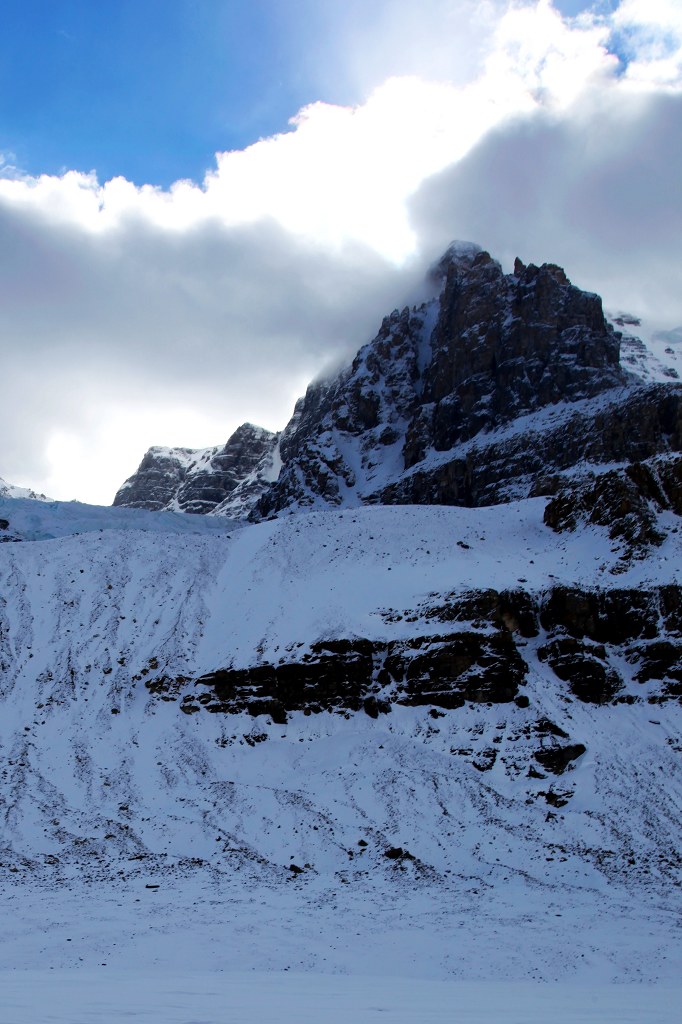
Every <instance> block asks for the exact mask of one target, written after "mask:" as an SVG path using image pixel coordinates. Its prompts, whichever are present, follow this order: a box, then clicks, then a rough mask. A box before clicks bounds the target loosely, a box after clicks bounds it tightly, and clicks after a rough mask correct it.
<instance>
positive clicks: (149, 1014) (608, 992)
mask: <svg viewBox="0 0 682 1024" xmlns="http://www.w3.org/2000/svg"><path fill="white" fill-rule="evenodd" d="M0 988H1V990H2V1002H3V1006H4V1011H5V1012H4V1015H3V1017H2V1019H3V1022H4V1024H36V1022H37V1021H40V1022H41V1024H120V1022H121V1021H130V1022H131V1024H289V1022H291V1024H320V1022H322V1021H324V1022H325V1024H348V1022H349V1021H353V1022H354V1024H374V1022H377V1024H378V1022H380V1021H383V1022H388V1021H390V1022H391V1024H422V1022H423V1024H500V1022H504V1024H547V1022H548V1021H551V1022H552V1024H677V1022H678V1021H679V1009H680V1000H681V999H682V988H677V989H675V988H655V989H653V988H648V987H646V986H631V985H621V986H575V985H570V986H569V985H532V984H528V983H525V984H524V983H510V984H507V983H500V982H490V983H487V984H485V985H482V984H475V983H474V984H472V983H466V982H447V981H424V980H421V979H411V978H385V977H358V976H329V975H310V974H300V973H295V972H292V973H290V974H265V973H262V972H254V973H250V974H243V973H231V972H226V973H222V972H221V973H218V974H215V973H213V974H208V973H196V974H190V973H184V972H181V973H174V974H173V975H168V976H166V975H158V974H150V973H148V972H144V971H125V972H122V971H111V970H109V969H107V968H101V969H100V970H91V971H83V972H81V973H80V974H79V975H78V976H77V977H76V976H74V974H73V973H72V972H68V971H54V972H45V971H21V972H20V971H17V972H14V973H10V972H7V971H0Z"/></svg>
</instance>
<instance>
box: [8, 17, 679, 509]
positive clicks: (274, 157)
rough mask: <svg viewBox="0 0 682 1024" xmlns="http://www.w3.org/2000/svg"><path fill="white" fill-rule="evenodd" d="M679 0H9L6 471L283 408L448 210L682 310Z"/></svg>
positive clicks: (361, 321)
mask: <svg viewBox="0 0 682 1024" xmlns="http://www.w3.org/2000/svg"><path fill="white" fill-rule="evenodd" d="M680 166H682V4H681V3H680V0H620V2H618V0H602V2H598V3H595V4H593V5H586V4H583V3H581V2H580V0H562V2H556V3H554V4H552V3H550V2H549V0H515V2H511V3H510V2H508V0H477V2H474V0H420V3H419V4H415V3H414V0H375V2H374V3H372V4H371V5H368V4H366V3H365V2H360V0H345V2H340V0H317V2H313V0H286V2H283V0H279V2H278V3H276V2H274V0H249V2H248V3H247V2H245V0H232V2H228V0H116V2H109V0H102V2H101V3H100V2H98V3H97V4H94V3H92V2H91V0H21V2H19V0H3V4H2V6H1V7H0V394H1V396H2V400H1V401H0V438H2V443H1V444H0V477H2V478H3V479H5V480H6V481H8V482H11V483H14V484H18V485H23V486H31V487H34V488H36V489H38V490H41V491H44V492H45V493H47V494H49V495H51V496H52V497H55V498H58V499H65V500H68V499H72V498H77V499H79V500H82V501H90V502H95V503H100V504H108V503H110V502H111V500H112V499H113V496H114V493H115V492H116V490H117V488H118V486H119V485H120V484H121V483H122V482H123V480H124V479H125V478H126V477H127V476H129V475H130V474H131V473H132V472H133V471H134V470H135V468H136V466H137V465H138V464H139V462H140V460H141V458H142V456H143V454H144V452H145V451H146V449H147V448H148V447H150V446H151V445H154V444H157V445H169V446H170V445H182V446H185V447H194V448H198V447H205V446H209V445H216V444H222V443H224V442H225V441H226V440H227V438H228V436H229V435H230V434H231V433H232V431H233V430H234V429H236V427H237V426H238V425H239V424H240V423H242V422H244V421H247V420H248V421H251V422H255V423H259V424H261V425H262V426H265V427H268V428H270V429H273V430H276V429H281V428H282V427H283V426H284V425H285V423H286V421H287V419H288V417H289V416H290V414H291V411H292V408H293V404H294V401H295V399H296V397H298V396H299V395H300V394H302V393H303V391H304V390H305V387H306V385H307V383H308V382H309V381H310V380H311V379H313V378H314V377H315V376H317V375H319V374H322V373H325V372H329V371H330V368H332V367H334V366H338V365H339V364H340V363H341V362H343V361H344V360H346V359H349V358H351V357H352V356H353V355H354V353H355V351H356V350H357V349H358V348H359V347H360V345H361V344H363V343H364V342H365V341H367V340H369V339H370V338H371V337H372V336H373V335H374V334H375V333H376V330H377V329H378V326H379V324H380V323H381V319H382V317H383V316H384V315H385V314H386V313H388V312H390V311H391V309H393V308H394V307H396V306H402V305H405V304H406V303H407V302H412V301H417V299H418V298H421V297H423V285H422V282H423V278H424V274H425V271H426V269H427V268H428V266H429V265H430V263H432V262H433V261H434V260H435V259H437V258H438V256H439V255H440V253H441V252H442V251H443V250H444V249H445V247H446V246H447V245H448V243H449V242H450V241H451V240H453V239H467V240H471V241H475V242H478V243H479V244H481V245H483V246H484V247H485V248H487V249H488V250H489V251H490V252H491V253H492V254H493V255H494V256H496V257H497V258H498V259H499V260H500V261H501V263H502V265H503V267H504V268H505V269H506V270H510V269H511V266H512V264H513V260H514V257H515V256H517V255H518V256H520V257H521V258H522V259H523V260H524V262H531V261H532V262H535V263H540V262H543V261H549V262H555V263H559V264H561V265H562V266H564V267H565V269H566V271H567V273H568V275H569V277H570V278H571V279H572V280H573V282H574V283H575V284H577V285H579V286H580V287H584V288H588V289H589V290H592V291H597V292H599V293H600V294H602V296H603V297H604V302H605V305H606V306H607V307H608V308H609V309H612V310H623V309H624V310H627V311H629V312H632V313H633V314H635V315H640V316H644V317H645V318H648V321H650V322H651V323H652V324H653V325H654V326H656V327H659V328H664V329H671V328H674V327H676V326H678V325H680V324H682V289H680V285H679V278H680V238H682V185H681V184H680V182H681V180H682V179H681V177H680V172H679V168H680Z"/></svg>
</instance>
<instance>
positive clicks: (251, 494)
mask: <svg viewBox="0 0 682 1024" xmlns="http://www.w3.org/2000/svg"><path fill="white" fill-rule="evenodd" d="M276 443H277V435H276V434H273V433H271V432H270V431H269V430H264V429H263V428H262V427H256V426H254V425H253V424H252V423H244V424H243V425H242V426H241V427H239V428H238V429H237V430H235V432H234V434H232V436H231V437H230V438H229V440H228V441H227V443H226V444H225V445H223V446H222V447H216V448H203V449H192V448H157V447H155V448H150V449H149V451H148V452H147V454H146V455H145V456H144V458H143V459H142V462H141V463H140V465H139V467H138V469H137V471H136V472H135V473H134V474H133V476H131V477H130V478H129V479H128V480H126V482H125V483H124V484H123V485H122V486H121V487H120V488H119V490H118V492H117V494H116V497H115V498H114V501H113V504H114V505H117V506H125V507H127V508H145V509H149V510H151V511H160V510H161V509H167V510H170V511H177V512H189V513H195V514H199V515H206V514H207V513H216V514H218V515H226V516H231V517H234V518H240V517H242V516H243V515H244V514H245V513H246V514H248V512H250V510H251V508H252V507H253V505H254V504H255V502H256V501H257V499H258V498H259V497H260V496H261V494H262V493H263V491H264V490H265V489H266V488H267V487H268V486H269V485H270V483H271V482H272V480H273V479H275V478H276V476H277V469H278V462H277V458H276Z"/></svg>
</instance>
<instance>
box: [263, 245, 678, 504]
mask: <svg viewBox="0 0 682 1024" xmlns="http://www.w3.org/2000/svg"><path fill="white" fill-rule="evenodd" d="M434 274H435V276H436V278H437V279H438V280H439V282H440V294H439V296H438V298H436V299H434V300H432V301H431V302H430V303H427V304H425V305H424V306H422V307H421V308H420V309H412V310H410V309H404V310H403V311H402V312H398V311H394V312H393V313H392V314H391V316H390V317H387V318H386V319H385V320H384V322H383V324H382V326H381V329H380V330H379V333H378V334H377V336H376V338H375V339H374V340H373V341H372V342H370V343H369V344H368V345H366V346H365V347H364V348H363V349H362V350H361V351H360V352H359V354H358V356H357V357H356V359H355V360H354V362H353V364H352V366H351V367H350V368H349V369H348V370H346V371H344V372H343V373H341V374H340V375H339V376H338V377H337V378H336V379H335V380H333V381H331V382H327V383H318V384H315V385H313V386H311V387H310V388H309V389H308V392H307V394H306V396H305V398H304V399H302V400H301V402H300V403H299V406H298V407H297V410H296V413H295V415H294V417H293V419H292V421H291V423H290V424H289V426H288V427H287V429H286V430H285V432H284V435H283V437H282V442H281V453H282V461H283V468H282V471H281V473H280V476H279V479H278V481H277V483H276V484H274V485H273V487H272V488H271V489H270V490H269V491H268V492H266V493H265V494H264V496H263V498H262V499H261V501H260V502H259V505H258V511H257V514H260V515H262V516H267V515H271V514H273V513H276V512H278V511H280V510H282V509H285V508H292V507H305V506H307V505H319V504H332V505H341V506H344V505H354V504H359V503H372V504H374V503H380V504H396V503H398V504H402V503H409V504H451V505H475V506H477V505H485V504H491V503H497V502H500V501H506V500H510V499H512V498H517V497H525V496H527V495H528V494H531V493H536V494H537V493H545V492H546V491H547V488H548V487H549V488H550V489H551V487H552V486H557V485H558V481H557V480H556V479H554V480H553V478H556V476H557V474H562V473H565V472H566V471H568V470H573V469H575V468H576V467H579V468H580V472H584V471H585V467H586V466H589V465H590V464H592V465H594V466H595V467H598V466H599V465H600V464H604V463H610V462H629V461H632V460H639V459H643V458H649V457H651V456H653V455H656V454H657V453H660V452H665V451H669V450H674V451H679V450H680V447H682V387H680V386H678V385H674V384H670V385H668V384H661V383H658V384H656V383H648V384H645V383H642V381H640V380H637V379H636V378H635V377H634V376H632V375H631V374H630V373H628V372H626V371H625V370H623V369H622V368H621V366H620V364H619V343H620V334H619V333H618V332H616V331H614V329H613V327H612V326H611V325H610V324H609V323H608V322H607V321H606V320H605V318H604V314H603V311H602V306H601V300H600V299H599V297H598V296H596V295H593V294H590V293H587V292H583V291H580V290H579V289H578V288H575V287H574V286H573V285H572V284H571V283H570V281H569V280H568V279H567V277H566V275H565V274H564V272H563V270H561V268H559V267H557V266H554V265H552V264H545V265H543V266H542V267H535V266H533V265H530V266H524V265H523V264H522V263H521V262H520V261H518V260H517V261H516V265H515V268H514V273H513V274H509V275H505V274H503V272H502V270H501V267H500V265H499V264H498V263H497V262H496V261H495V260H493V259H492V258H491V257H490V256H489V254H488V253H485V252H482V251H481V250H478V249H476V248H475V247H473V246H467V247H460V248H457V247H455V248H453V249H451V250H449V251H448V253H446V255H445V256H444V258H443V260H442V261H441V263H440V264H439V265H438V267H437V268H436V269H435V271H434ZM552 481H553V482H552Z"/></svg>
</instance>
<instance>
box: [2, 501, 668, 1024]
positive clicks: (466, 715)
mask: <svg viewBox="0 0 682 1024" xmlns="http://www.w3.org/2000/svg"><path fill="white" fill-rule="evenodd" d="M543 507H544V502H543V500H542V499H533V500H529V501H525V502H516V503H513V504H510V505H506V506H501V507H498V508H490V509H477V510H467V509H450V508H379V507H376V508H363V509H357V510H345V511H342V512H329V511H324V512H312V513H309V514H306V515H294V516H287V517H285V518H284V519H282V520H279V521H273V522H267V523H263V524H260V525H258V526H252V527H245V528H240V529H238V530H233V528H232V526H231V525H230V524H229V523H225V522H221V521H219V520H215V519H213V520H206V519H199V518H198V517H184V518H183V517H179V516H175V517H174V516H172V515H169V514H165V517H164V515H162V514H158V515H157V514H152V513H137V514H135V513H131V512H130V511H129V510H125V509H115V510H103V509H101V510H90V509H88V508H87V507H82V506H67V507H64V506H55V507H54V508H51V507H50V506H49V505H41V506H39V507H38V506H36V507H33V508H31V507H30V504H29V503H22V502H17V503H16V505H13V504H12V503H11V502H7V503H5V504H4V505H3V507H2V509H0V517H2V516H4V517H6V518H7V519H8V520H9V521H10V523H9V527H8V528H7V529H6V531H5V532H6V533H8V534H9V533H11V532H13V534H14V535H16V536H20V537H23V538H25V539H24V541H23V542H20V543H7V544H3V545H1V546H0V820H1V822H2V829H1V832H0V878H1V880H2V894H1V895H0V993H1V995H0V1022H1V1024H15V1022H16V1024H23V1022H24V1021H29V1020H30V1021H31V1024H34V1022H36V1021H40V1022H43V1021H45V1022H49V1021H55V1022H67V1021H68V1022H69V1024H78V1022H79V1021H81V1020H82V1021H88V1024H90V1022H92V1024H97V1022H100V1021H101V1022H105V1021H117V1022H119V1021H122V1020H131V1021H135V1020H139V1021H141V1022H142V1021H148V1022H149V1024H157V1022H158V1024H161V1022H163V1024H170V1022H173V1021H183V1022H185V1024H190V1022H194V1024H199V1022H205V1024H208V1022H210V1024H214V1022H215V1024H218V1022H221V1021H241V1020H244V1021H246V1020H249V1021H258V1022H265V1021H268V1020H277V1021H288V1020H292V1021H300V1022H304V1021H307V1020H311V1021H313V1020H314V1021H316V1022H317V1021H320V1020H324V1021H325V1022H331V1024H335V1022H336V1021H337V1020H338V1021H341V1020H343V1021H344V1024H346V1022H347V1021H349V1020H351V1019H352V1020H354V1021H360V1022H362V1021H364V1020H367V1021H371V1020H391V1021H398V1022H400V1021H410V1022H417V1021H429V1020H432V1021H441V1020H442V1021H446V1020H447V1021H458V1020H461V1021H471V1022H479V1021H480V1022H486V1024H487V1022H489V1021H491V1022H492V1021H495V1022H498V1021H502V1020H504V1022H505V1024H512V1022H514V1021H515V1020H518V1021H519V1022H523V1024H531V1022H534V1021H538V1022H539V1021H543V1024H545V1022H546V1021H547V1019H548V1018H551V1019H552V1021H554V1022H555V1024H563V1022H573V1021H576V1022H577V1021H581V1022H582V1021H584V1022H592V1021H595V1022H596V1021H611V1020H613V1021H616V1020H617V1021H619V1022H628V1021H633V1022H637V1024H655V1022H657V1021H661V1022H663V1021H665V1022H669V1021H670V1022H672V1021H676V1020H678V1019H679V1008H680V995H681V993H680V990H679V988H675V986H679V979H680V977H682V958H681V955H680V951H681V950H682V899H681V898H680V897H681V893H682V887H681V886H680V861H679V841H680V821H681V820H682V789H681V788H680V779H679V758H680V751H681V750H682V740H681V737H682V708H681V707H680V704H679V702H677V701H675V700H671V701H667V702H663V703H656V704H649V703H647V695H648V694H649V693H650V692H653V690H652V689H651V687H652V686H653V685H654V684H648V683H646V684H642V683H638V682H636V681H635V680H634V679H633V670H632V666H630V665H629V664H628V663H627V662H626V660H625V659H623V664H622V665H619V668H620V669H621V671H622V676H623V679H624V693H625V694H626V695H627V696H633V697H635V698H637V699H636V700H634V701H633V702H632V703H627V702H625V703H621V704H618V705H617V706H615V705H606V706H595V705H590V704H585V703H584V702H582V701H581V700H577V699H575V698H574V697H573V696H571V695H570V693H569V692H568V691H567V688H566V685H565V684H564V683H562V682H561V681H560V680H559V679H558V678H557V677H556V676H554V675H553V674H552V673H551V672H550V671H549V670H548V669H547V667H546V666H545V665H544V664H543V663H542V662H541V660H539V658H538V656H537V648H538V645H539V644H540V643H541V642H542V641H543V637H542V636H540V637H538V638H535V639H528V640H527V641H524V643H523V652H524V658H526V660H527V662H528V665H529V672H528V676H527V680H526V683H525V684H524V694H525V695H526V696H527V697H528V706H519V705H518V704H516V703H513V702H509V703H506V704H484V703H477V704H474V703H468V704H467V706H466V707H462V708H457V709H455V710H452V711H447V712H445V713H443V712H438V711H436V714H435V715H434V714H432V713H431V711H432V710H433V709H429V708H428V707H403V706H400V705H395V706H394V707H393V710H392V711H391V713H390V714H386V715H380V716H379V717H378V718H376V719H374V718H371V717H370V716H369V715H367V714H365V713H364V712H359V713H357V714H346V713H340V714H332V713H328V712H324V713H321V714H308V715H306V714H305V713H304V712H302V711H298V712H293V713H291V714H290V715H289V716H288V719H287V721H286V723H285V724H283V725H280V724H276V723H275V722H274V721H272V720H271V719H270V717H269V716H268V715H259V716H257V717H255V718H254V717H251V716H250V715H249V714H247V713H245V712H244V713H240V714H234V715H227V714H209V713H207V712H206V711H205V710H202V711H201V713H198V714H194V715H187V714H182V713H181V711H180V703H179V700H176V701H173V699H172V696H171V697H169V699H164V695H162V696H159V695H158V694H154V693H151V692H150V691H149V689H148V688H145V686H144V681H145V680H148V679H149V678H150V677H151V675H153V674H154V673H156V674H158V673H161V672H163V673H167V674H168V675H172V676H173V677H175V676H178V675H181V676H182V677H186V680H185V682H184V683H183V684H182V685H183V686H186V687H188V688H189V689H193V686H194V679H196V678H197V676H198V675H200V674H201V673H204V672H210V671H213V670H215V669H217V668H220V667H224V666H230V665H232V666H235V667H241V666H249V665H253V664H257V663H258V662H259V661H260V660H268V659H269V660H272V661H277V660H278V659H291V658H292V657H296V656H299V655H300V653H301V652H302V651H303V652H305V651H306V650H309V649H310V645H311V644H312V643H313V642H315V641H317V640H321V639H322V640H323V639H328V638H334V637H338V636H344V637H353V636H360V637H363V636H364V637H367V636H369V637H371V638H373V639H381V640H385V641H391V640H395V639H402V638H409V636H410V631H414V629H415V628H416V627H415V626H414V624H413V622H414V616H412V615H411V614H410V610H414V609H418V608H420V607H421V608H423V607H425V606H428V605H429V602H431V603H433V602H434V601H438V600H439V599H440V597H442V595H444V594H451V593H452V592H459V591H467V590H471V589H472V588H481V587H486V586H492V587H496V588H502V587H513V586H515V585H517V584H522V585H523V586H524V587H525V588H527V590H528V591H530V592H535V593H537V592H540V591H542V590H543V588H547V587H548V586H552V585H554V584H556V583H559V582H560V583H568V584H578V585H580V586H590V585H592V586H595V585H596V586H600V587H603V588H608V587H610V586H611V587H614V586H618V587H632V588H637V587H643V588H646V587H647V586H651V585H655V584H661V583H666V582H671V583H673V582H679V575H680V565H681V564H682V551H681V540H682V538H681V536H680V534H679V533H676V532H675V530H674V528H673V529H670V531H669V533H668V536H667V539H666V541H665V542H664V543H663V544H662V545H661V547H659V548H656V549H655V550H653V551H652V552H650V554H649V556H648V557H646V558H641V559H635V560H632V561H630V562H625V561H623V560H622V559H621V558H620V554H621V552H620V551H619V550H618V548H617V545H616V544H611V543H609V542H608V539H607V534H606V531H605V530H601V529H600V528H596V527H595V528H590V529H585V530H581V531H578V532H576V533H574V534H560V535H557V534H555V533H553V532H552V531H551V530H549V529H548V528H547V527H545V526H544V525H543V522H542V511H543ZM109 513H111V515H110V516H109ZM129 517H132V518H129ZM664 518H665V515H664V516H663V517H662V520H663V519H664ZM133 522H136V523H139V524H144V528H142V525H140V526H135V527H131V524H132V523H133ZM672 525H674V524H672ZM129 527H130V528H129ZM178 531H180V532H178ZM40 538H53V539H40ZM613 570H615V571H613ZM450 625H451V628H453V629H457V628H459V627H458V625H457V624H456V623H453V624H450ZM419 628H420V629H422V630H427V631H432V632H434V633H435V632H437V631H438V630H442V628H443V625H442V623H439V622H438V621H437V620H433V619H430V618H428V616H422V617H421V619H420V625H419ZM482 628H484V629H485V628H487V627H485V626H484V627H482ZM165 696H167V695H165ZM544 720H550V721H551V723H554V725H555V726H556V727H559V728H560V729H561V730H563V733H564V734H565V735H566V737H567V739H569V740H570V742H571V743H580V744H582V745H584V747H585V751H584V753H583V754H582V755H580V756H579V757H578V758H577V759H576V760H575V761H574V763H573V764H572V766H571V767H570V768H569V769H568V770H567V771H566V772H565V774H563V775H562V776H560V777H549V778H548V777H547V776H546V775H544V774H542V773H540V774H538V773H537V772H536V773H535V774H533V773H532V772H530V770H529V766H532V765H533V764H535V765H537V761H534V760H533V754H534V752H535V751H537V749H538V748H539V747H540V745H541V744H544V743H545V742H550V741H549V740H547V739H546V736H545V734H543V732H542V729H541V728H539V725H538V723H539V722H541V721H544ZM543 737H544V738H543ZM552 742H553V741H552ZM491 751H493V752H494V754H495V756H494V757H492V763H490V761H491V758H490V756H489V755H490V752H491ZM486 757H487V758H488V761H487V763H486ZM548 792H549V795H550V796H551V801H550V799H548ZM398 847H399V848H401V849H403V850H404V851H405V853H406V855H405V856H403V857H398V858H395V857H390V856H388V853H389V851H391V850H392V849H394V848H398ZM408 853H409V856H407V854H408ZM292 865H296V866H297V868H300V871H299V870H294V869H292ZM254 971H255V972H256V973H254ZM411 979H414V980H411ZM514 1015H516V1016H514Z"/></svg>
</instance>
